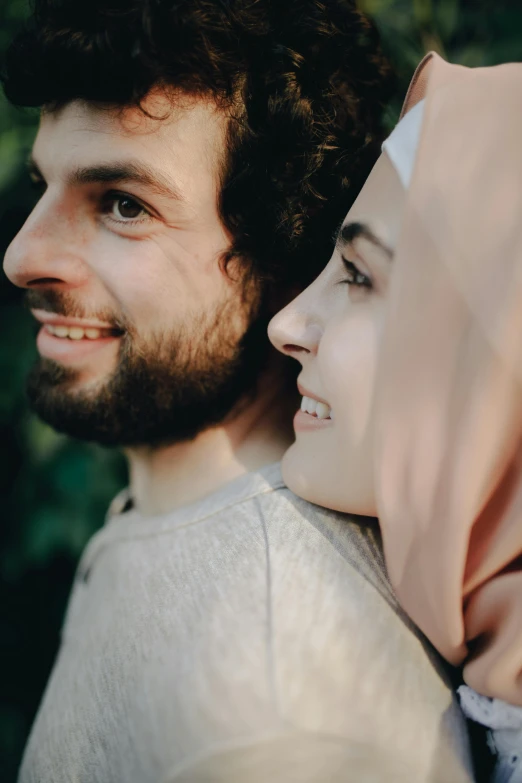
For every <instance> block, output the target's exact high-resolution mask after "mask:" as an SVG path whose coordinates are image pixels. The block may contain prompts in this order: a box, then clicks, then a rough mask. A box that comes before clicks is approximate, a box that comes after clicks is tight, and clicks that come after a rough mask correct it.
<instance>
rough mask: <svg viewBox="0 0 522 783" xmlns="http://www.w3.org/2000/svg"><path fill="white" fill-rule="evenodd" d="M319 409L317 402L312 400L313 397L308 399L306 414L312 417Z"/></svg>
mask: <svg viewBox="0 0 522 783" xmlns="http://www.w3.org/2000/svg"><path fill="white" fill-rule="evenodd" d="M316 408H317V400H312V398H311V397H307V398H306V412H307V413H309V414H310V415H311V416H313V415H314V413H315V410H316Z"/></svg>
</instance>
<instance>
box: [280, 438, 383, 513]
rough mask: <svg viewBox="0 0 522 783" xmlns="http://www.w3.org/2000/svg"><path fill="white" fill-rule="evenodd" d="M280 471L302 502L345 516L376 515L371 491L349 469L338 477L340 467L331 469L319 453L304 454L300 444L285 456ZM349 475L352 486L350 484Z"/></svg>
mask: <svg viewBox="0 0 522 783" xmlns="http://www.w3.org/2000/svg"><path fill="white" fill-rule="evenodd" d="M281 470H282V473H283V480H284V482H285V484H286V486H287V487H288V489H290V490H292V492H293V493H294V494H295V495H297V496H298V497H300V498H303V500H308V501H309V502H310V503H314V504H315V505H316V506H323V507H324V508H329V509H331V510H332V511H340V512H342V513H343V514H353V515H356V516H365V517H375V516H376V515H377V511H376V508H375V499H374V497H373V491H372V487H370V486H369V485H368V486H365V485H364V484H363V482H362V481H359V480H357V479H356V477H355V476H354V474H353V473H352V471H350V470H349V469H348V468H347V469H346V470H343V471H342V473H341V475H339V468H338V466H337V470H336V467H335V466H334V465H330V466H328V465H327V464H326V462H325V461H324V460H321V456H320V455H318V454H317V453H314V454H308V453H303V449H302V448H300V446H299V445H298V444H297V443H293V444H292V445H291V446H290V448H289V449H288V450H287V451H286V452H285V454H284V456H283V459H282V462H281ZM350 474H352V478H353V479H354V481H353V483H352V482H350V481H349V478H350ZM350 484H352V487H351V489H352V490H353V491H350ZM363 488H364V489H365V490H367V491H364V490H363Z"/></svg>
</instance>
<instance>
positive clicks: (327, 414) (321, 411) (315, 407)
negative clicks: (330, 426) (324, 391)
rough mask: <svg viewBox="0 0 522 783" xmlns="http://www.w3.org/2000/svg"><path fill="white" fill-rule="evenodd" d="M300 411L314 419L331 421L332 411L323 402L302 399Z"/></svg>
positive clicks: (308, 398) (307, 398)
mask: <svg viewBox="0 0 522 783" xmlns="http://www.w3.org/2000/svg"><path fill="white" fill-rule="evenodd" d="M301 410H302V411H303V413H307V414H308V415H309V416H312V417H313V418H314V419H328V420H332V419H333V414H332V409H331V408H330V406H329V405H327V404H326V403H324V402H318V400H313V399H312V398H311V397H303V399H302V401H301Z"/></svg>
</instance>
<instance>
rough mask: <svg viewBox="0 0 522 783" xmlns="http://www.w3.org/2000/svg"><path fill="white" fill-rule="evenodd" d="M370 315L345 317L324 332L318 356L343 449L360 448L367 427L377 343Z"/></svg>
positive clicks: (375, 330)
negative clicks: (346, 446)
mask: <svg viewBox="0 0 522 783" xmlns="http://www.w3.org/2000/svg"><path fill="white" fill-rule="evenodd" d="M374 315H375V314H373V315H372V312H367V313H360V314H357V315H350V316H347V317H346V318H345V319H343V320H342V321H340V322H338V323H336V324H335V325H332V327H331V328H330V329H327V330H326V331H325V333H324V335H323V339H322V341H321V346H320V350H319V352H318V363H319V370H320V374H321V379H322V384H321V385H322V388H323V389H324V394H325V395H326V398H327V400H328V402H329V403H330V406H331V408H332V411H333V414H334V422H335V424H334V426H335V428H336V429H337V430H338V434H339V436H340V437H342V438H343V440H344V441H345V443H346V445H348V444H351V445H352V446H353V447H354V448H357V447H363V445H364V442H365V440H366V437H367V434H368V430H369V427H370V417H371V411H372V399H373V392H374V383H375V371H376V363H377V349H378V343H379V334H380V329H379V323H378V321H377V319H376V318H375V317H373V316H374Z"/></svg>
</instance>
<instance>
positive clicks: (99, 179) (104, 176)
mask: <svg viewBox="0 0 522 783" xmlns="http://www.w3.org/2000/svg"><path fill="white" fill-rule="evenodd" d="M28 167H29V173H30V175H31V176H32V177H33V179H42V175H41V173H40V169H39V167H38V164H37V163H36V161H35V160H34V158H32V157H31V158H29V163H28ZM118 182H133V183H135V184H137V185H144V186H145V187H147V188H149V189H150V190H152V191H154V192H155V193H156V194H158V195H159V196H164V197H166V198H170V199H175V200H176V201H183V196H182V195H181V193H180V191H179V190H178V188H177V187H176V185H175V183H174V182H172V181H171V180H169V179H168V178H167V177H165V175H164V174H163V173H162V172H161V171H159V170H157V169H155V168H153V167H152V166H148V165H147V164H145V163H142V162H140V161H133V160H128V161H118V162H115V163H99V164H97V165H95V166H79V167H78V168H76V169H74V170H73V171H71V172H70V173H69V174H68V176H67V184H68V185H73V186H74V185H91V184H94V185H97V184H100V185H101V184H104V185H109V184H116V183H118Z"/></svg>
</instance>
